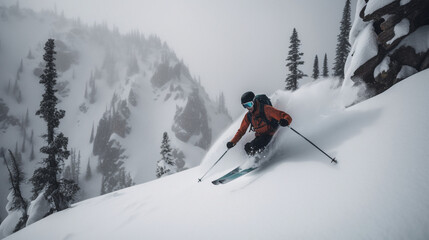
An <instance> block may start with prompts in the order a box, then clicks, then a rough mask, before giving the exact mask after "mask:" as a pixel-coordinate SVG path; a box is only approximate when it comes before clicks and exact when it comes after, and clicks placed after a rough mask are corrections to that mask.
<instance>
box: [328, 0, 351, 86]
mask: <svg viewBox="0 0 429 240" xmlns="http://www.w3.org/2000/svg"><path fill="white" fill-rule="evenodd" d="M350 15H351V8H350V0H346V5H345V6H344V10H343V17H342V19H341V23H340V33H339V34H338V36H337V49H336V55H335V62H334V68H333V69H332V70H333V71H334V73H333V75H334V76H335V77H340V79H341V82H340V84H341V83H342V81H343V79H344V66H345V64H346V60H347V56H348V55H349V52H350V43H349V33H350V28H351V17H350Z"/></svg>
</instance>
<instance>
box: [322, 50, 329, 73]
mask: <svg viewBox="0 0 429 240" xmlns="http://www.w3.org/2000/svg"><path fill="white" fill-rule="evenodd" d="M322 76H323V77H329V70H328V55H327V54H326V53H325V58H323V73H322Z"/></svg>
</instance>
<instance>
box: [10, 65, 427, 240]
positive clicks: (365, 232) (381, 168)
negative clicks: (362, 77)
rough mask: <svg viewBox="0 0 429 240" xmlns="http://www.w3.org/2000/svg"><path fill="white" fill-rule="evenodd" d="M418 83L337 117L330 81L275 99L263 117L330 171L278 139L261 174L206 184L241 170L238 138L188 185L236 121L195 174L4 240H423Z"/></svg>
mask: <svg viewBox="0 0 429 240" xmlns="http://www.w3.org/2000/svg"><path fill="white" fill-rule="evenodd" d="M428 78H429V70H425V71H422V72H419V73H417V74H415V75H413V76H411V77H409V78H408V79H405V80H404V81H402V82H400V83H398V84H396V85H395V86H393V87H392V88H390V89H389V90H387V91H386V92H384V93H382V94H380V95H378V96H376V97H373V98H371V99H369V100H367V101H364V102H361V103H359V104H356V105H354V106H352V107H349V108H344V107H342V105H341V104H339V102H340V101H339V99H338V96H340V93H339V90H338V89H335V88H332V87H331V86H332V84H333V83H332V82H331V81H330V80H321V81H318V82H315V83H312V84H309V85H306V86H304V87H302V88H300V89H299V90H298V91H296V92H294V93H290V92H284V91H278V92H276V93H275V94H274V96H272V98H273V100H274V105H275V106H276V107H278V108H280V109H283V110H285V111H286V112H288V113H289V114H291V116H292V117H293V123H292V126H293V127H294V128H295V129H297V130H298V131H300V132H301V133H302V134H304V135H305V136H307V137H308V138H309V139H311V140H313V141H314V142H315V143H316V144H318V145H319V146H320V147H321V148H323V149H325V150H326V151H327V152H328V153H330V154H332V155H334V156H336V157H337V159H338V161H339V164H338V165H331V164H330V161H329V159H327V158H326V157H325V156H323V155H322V154H321V153H320V152H318V151H317V150H316V149H314V148H312V146H310V145H309V144H308V143H307V142H305V141H304V140H303V139H302V138H300V137H299V136H297V135H296V134H294V133H293V132H291V131H288V129H287V128H283V129H281V130H280V131H281V132H280V133H279V136H278V139H277V140H278V141H277V145H276V146H277V151H276V153H275V154H274V156H273V158H272V159H271V161H270V162H269V164H267V165H266V166H265V167H263V168H262V169H259V170H257V171H255V172H253V173H250V174H249V175H247V176H244V177H242V178H240V179H237V180H236V181H234V182H231V183H228V184H227V185H222V186H214V185H212V184H211V183H210V181H209V180H210V179H214V178H216V177H218V176H221V174H224V173H225V172H226V171H228V170H230V169H231V167H234V166H236V165H237V164H239V163H241V162H243V161H244V160H245V158H244V151H243V149H242V145H243V144H244V142H245V141H246V140H248V139H250V138H251V136H250V135H249V134H246V136H245V137H246V139H243V140H242V141H240V142H239V145H237V146H236V147H235V148H233V149H232V150H231V151H229V152H228V154H227V155H226V156H225V159H223V160H222V161H221V162H220V163H219V164H218V165H217V166H216V167H215V168H214V169H213V171H212V172H211V173H210V174H208V175H207V177H206V179H205V180H204V181H203V182H202V183H197V179H198V178H199V177H201V175H202V174H203V173H204V172H205V171H206V170H207V169H208V167H209V166H210V165H211V164H213V163H214V162H215V161H216V160H217V158H218V157H219V156H220V155H221V154H222V153H223V151H224V149H225V143H226V141H227V140H229V139H230V137H232V136H233V134H234V133H235V131H236V129H237V127H238V124H239V121H241V119H237V121H236V122H235V123H234V124H232V125H231V127H230V128H229V129H227V131H226V132H224V133H223V134H222V135H221V136H220V138H219V139H218V141H217V142H216V143H215V144H214V145H213V147H212V148H211V149H210V150H209V152H208V153H207V154H206V157H205V158H204V161H203V163H202V165H201V166H200V167H196V168H193V169H190V170H187V171H184V172H181V173H178V174H175V175H172V176H169V177H165V178H162V179H159V180H156V181H152V182H149V183H145V184H141V185H138V186H134V187H131V188H128V189H123V190H120V191H117V192H114V193H111V194H107V195H105V196H101V197H97V198H93V199H90V200H86V201H83V202H80V203H77V204H75V205H74V206H73V207H72V208H70V209H67V210H65V211H62V212H59V213H56V214H54V215H51V216H49V217H47V218H45V219H43V220H41V221H39V222H37V223H35V224H33V225H31V226H29V227H27V228H25V229H23V230H22V231H20V232H18V233H16V234H13V235H11V236H9V237H8V238H6V239H8V240H15V239H31V238H43V239H48V240H49V239H53V240H54V239H55V240H57V239H428V238H429V229H428V228H427V226H428V224H429V204H428V203H429V186H428V184H427V183H428V182H429V175H428V174H427V172H428V171H429V162H428V159H429V151H428V149H427V144H428V143H429V132H428V128H427V119H428V117H429V109H428V108H427V104H426V103H427V102H428V101H429V96H428V95H427V91H428V90H429V81H427V79H428ZM53 226H54V227H53ZM164 228H167V229H168V230H165V229H164ZM52 229H55V230H52Z"/></svg>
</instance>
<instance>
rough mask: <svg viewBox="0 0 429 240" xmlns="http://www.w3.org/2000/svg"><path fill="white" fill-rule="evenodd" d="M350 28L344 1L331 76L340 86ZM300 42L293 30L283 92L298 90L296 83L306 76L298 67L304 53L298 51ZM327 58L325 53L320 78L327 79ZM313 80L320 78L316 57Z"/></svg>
mask: <svg viewBox="0 0 429 240" xmlns="http://www.w3.org/2000/svg"><path fill="white" fill-rule="evenodd" d="M350 28H351V7H350V0H346V4H345V6H344V10H343V16H342V19H341V22H340V33H339V34H338V36H337V47H336V56H335V62H334V67H333V68H332V70H333V74H332V76H334V77H338V78H339V79H340V84H341V83H342V81H343V79H344V66H345V64H346V60H347V56H348V54H349V52H350V43H349V40H348V37H349V33H350ZM300 46H301V40H300V39H299V37H298V31H297V30H296V28H294V29H293V32H292V35H291V37H290V45H289V52H288V56H287V58H286V67H287V68H288V72H289V73H288V74H287V77H286V80H285V82H286V87H285V90H290V91H295V90H297V89H298V81H299V80H300V79H302V78H303V77H306V76H307V75H306V74H304V72H303V71H302V70H300V68H299V67H300V66H301V65H303V64H304V61H303V60H302V56H303V55H304V53H302V52H301V51H300ZM328 76H329V71H328V57H327V54H326V53H325V56H324V59H323V69H322V77H328ZM311 77H312V78H313V79H318V78H319V77H320V70H319V58H318V56H317V55H316V56H315V58H314V64H313V74H312V75H311Z"/></svg>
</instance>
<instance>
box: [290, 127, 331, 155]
mask: <svg viewBox="0 0 429 240" xmlns="http://www.w3.org/2000/svg"><path fill="white" fill-rule="evenodd" d="M289 128H290V129H292V131H294V132H295V133H296V134H298V135H299V136H301V137H302V138H304V139H305V140H307V142H309V143H311V145H313V146H315V147H316V148H317V149H319V151H321V152H322V153H323V154H325V155H326V156H327V157H328V158H329V159H331V160H332V161H331V163H332V162H334V163H338V162H337V160H336V159H335V158H332V157H331V156H329V155H328V154H327V153H325V152H324V151H323V150H322V149H320V148H319V147H318V146H316V144H314V143H312V142H311V141H310V140H308V139H307V138H306V137H304V136H302V135H301V133H299V132H298V131H296V130H295V129H293V128H292V127H290V126H289Z"/></svg>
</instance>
